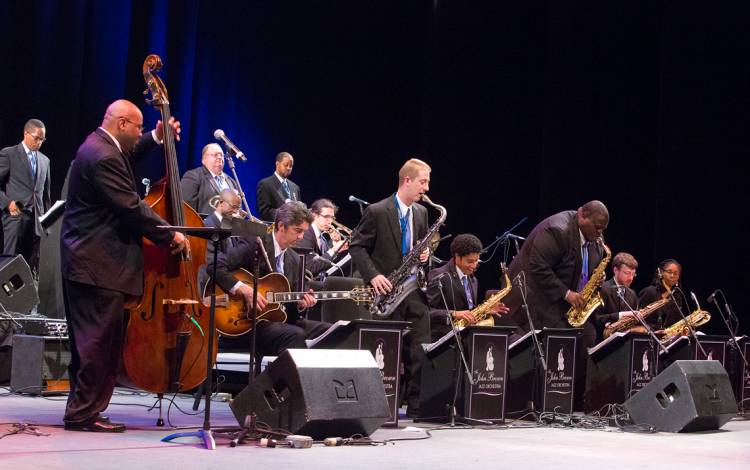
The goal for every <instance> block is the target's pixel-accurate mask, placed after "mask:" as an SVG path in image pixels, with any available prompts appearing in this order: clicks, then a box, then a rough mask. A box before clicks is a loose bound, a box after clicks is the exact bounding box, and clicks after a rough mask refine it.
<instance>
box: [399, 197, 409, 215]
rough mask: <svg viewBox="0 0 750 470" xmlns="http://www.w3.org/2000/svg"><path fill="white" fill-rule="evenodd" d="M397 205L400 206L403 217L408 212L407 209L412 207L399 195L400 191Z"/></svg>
mask: <svg viewBox="0 0 750 470" xmlns="http://www.w3.org/2000/svg"><path fill="white" fill-rule="evenodd" d="M396 205H397V206H398V211H399V214H401V217H403V215H404V214H406V211H407V210H408V209H410V208H411V206H407V205H406V204H404V201H402V200H401V199H400V198H399V197H398V193H396ZM410 215H411V213H410Z"/></svg>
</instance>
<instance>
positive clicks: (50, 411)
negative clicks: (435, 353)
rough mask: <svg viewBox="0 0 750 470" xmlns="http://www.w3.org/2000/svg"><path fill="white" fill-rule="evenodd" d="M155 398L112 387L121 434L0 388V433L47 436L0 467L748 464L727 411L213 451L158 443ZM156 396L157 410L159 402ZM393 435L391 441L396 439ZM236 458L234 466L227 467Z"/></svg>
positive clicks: (749, 431)
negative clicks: (68, 424)
mask: <svg viewBox="0 0 750 470" xmlns="http://www.w3.org/2000/svg"><path fill="white" fill-rule="evenodd" d="M154 401H155V397H154V396H153V395H148V394H135V393H132V392H130V391H127V390H124V389H118V390H117V392H116V395H115V396H114V397H113V399H112V404H111V406H110V407H109V410H107V413H106V414H107V415H108V416H110V417H111V418H112V420H113V421H117V422H124V423H126V424H127V426H128V431H127V432H126V433H124V434H99V433H84V432H73V431H65V430H63V428H62V415H63V410H64V408H65V397H64V396H58V397H47V398H42V397H30V396H16V395H9V394H6V395H3V396H0V423H2V424H0V435H1V434H5V433H6V432H7V431H8V430H11V429H12V425H13V423H18V422H24V423H27V424H34V425H37V429H38V430H39V431H40V432H42V433H48V434H49V436H36V435H32V434H28V433H22V434H13V435H6V436H5V437H3V438H2V439H0V466H1V467H2V468H4V469H22V468H76V469H87V468H105V467H108V468H128V469H137V468H160V469H163V470H166V469H171V468H180V469H188V468H200V469H209V468H222V469H232V468H264V469H272V468H273V469H284V468H294V469H297V470H299V469H301V468H341V469H347V470H349V469H357V468H392V467H396V466H398V467H400V468H431V469H439V468H456V467H457V466H459V465H460V466H461V467H462V468H493V469H497V468H509V467H513V468H523V467H524V466H532V465H533V467H534V468H554V469H555V470H560V469H566V468H571V469H572V468H576V469H580V468H587V467H588V468H594V467H598V468H612V467H617V468H636V467H638V468H654V469H660V470H666V469H672V468H675V469H676V468H679V469H687V468H702V469H705V468H716V469H722V470H726V469H735V468H736V469H740V468H741V469H747V468H749V467H750V421H747V420H743V419H740V418H735V419H733V420H732V421H730V422H729V423H727V424H726V425H725V426H724V427H723V428H722V429H720V430H718V431H712V432H700V433H690V434H669V433H651V434H641V433H626V432H621V431H619V430H618V429H617V428H606V429H603V430H600V429H597V430H584V429H565V428H552V427H533V423H528V422H525V421H510V422H508V426H506V427H503V428H492V429H489V428H446V427H441V426H437V425H433V424H425V423H412V422H411V421H409V420H400V421H399V428H398V429H395V428H390V429H389V428H382V429H380V430H378V431H377V432H376V433H374V434H373V436H372V437H373V439H383V440H386V439H392V440H393V441H391V442H392V443H388V444H386V445H378V446H344V447H336V448H333V447H324V446H322V445H315V446H314V447H313V448H312V449H288V448H276V449H271V448H260V447H256V446H254V445H244V446H240V447H236V448H231V447H229V439H228V437H225V436H222V435H218V436H217V438H216V444H217V449H216V450H215V451H209V450H205V449H204V448H203V447H202V444H201V443H200V442H199V441H198V439H197V438H194V437H188V438H180V439H177V440H176V441H173V442H172V443H162V442H161V441H160V439H161V438H163V437H164V436H167V435H169V434H171V433H173V432H178V431H177V430H175V429H170V428H167V427H163V428H160V427H157V426H156V425H155V423H156V419H157V417H158V411H157V410H155V409H154V410H149V407H150V406H151V405H152V404H153V403H154ZM174 404H175V405H176V406H179V407H180V408H181V409H182V410H185V411H187V412H190V413H192V412H193V411H192V404H193V400H192V398H190V397H185V396H181V397H178V398H176V399H175V401H174ZM167 406H168V402H166V401H165V403H164V418H165V421H166V418H167V414H166V411H167V410H166V407H167ZM202 409H203V405H202V404H201V410H202ZM211 410H212V420H211V421H212V425H213V427H220V426H227V427H230V426H235V425H236V424H237V423H236V421H235V420H234V417H233V415H232V413H231V411H230V410H229V406H228V403H226V402H220V401H214V402H212V406H211ZM169 417H170V419H171V423H172V425H174V426H177V427H179V428H191V429H180V430H179V432H187V431H190V430H195V429H197V428H199V427H200V426H201V425H202V423H203V415H202V413H201V414H198V415H194V416H189V415H185V414H183V413H181V412H180V411H178V410H177V409H176V408H175V406H173V407H172V409H171V412H170V415H169ZM397 439H398V440H397ZM238 464H240V465H242V467H237V465H238Z"/></svg>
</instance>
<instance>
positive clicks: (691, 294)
mask: <svg viewBox="0 0 750 470" xmlns="http://www.w3.org/2000/svg"><path fill="white" fill-rule="evenodd" d="M690 297H691V298H692V299H693V302H695V306H696V307H698V308H701V304H700V303H699V302H698V297H696V296H695V292H693V291H690Z"/></svg>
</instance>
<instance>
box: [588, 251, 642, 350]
mask: <svg viewBox="0 0 750 470" xmlns="http://www.w3.org/2000/svg"><path fill="white" fill-rule="evenodd" d="M637 269H638V261H637V260H636V259H635V258H634V257H633V255H631V254H630V253H625V252H621V253H617V254H616V255H615V257H614V258H612V274H613V275H612V277H611V278H610V279H607V280H606V281H604V282H603V283H602V285H601V287H600V289H599V294H600V295H601V296H602V300H603V302H604V303H603V304H602V306H601V307H599V308H598V309H597V310H596V311H595V312H594V317H595V320H596V326H597V337H598V339H599V340H601V339H602V338H603V332H604V328H605V327H607V326H608V325H609V324H610V323H613V322H616V321H617V320H620V319H621V318H624V317H627V316H632V315H633V313H632V312H631V310H630V309H631V308H633V309H635V310H637V309H638V305H639V303H638V296H637V295H636V293H635V291H634V290H633V289H631V288H630V285H631V284H632V283H633V280H634V279H635V277H636V276H637V275H638V274H637V273H636V270H637ZM621 295H622V296H621ZM623 297H624V299H625V300H623Z"/></svg>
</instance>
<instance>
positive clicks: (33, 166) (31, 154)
mask: <svg viewBox="0 0 750 470" xmlns="http://www.w3.org/2000/svg"><path fill="white" fill-rule="evenodd" d="M29 164H31V175H32V176H33V177H34V179H35V180H36V154H35V153H34V151H33V150H30V151H29Z"/></svg>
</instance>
